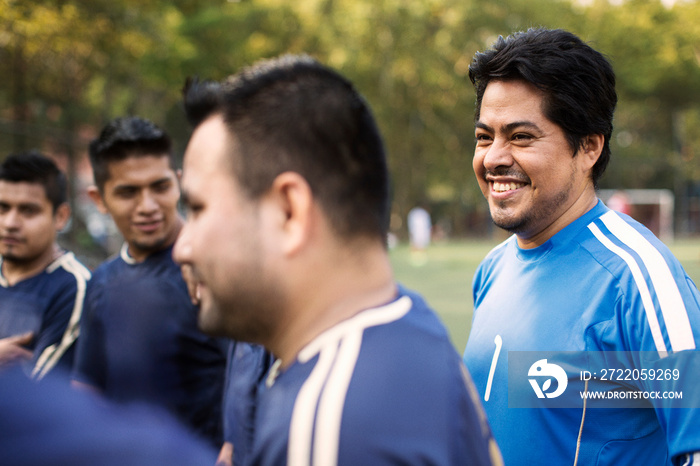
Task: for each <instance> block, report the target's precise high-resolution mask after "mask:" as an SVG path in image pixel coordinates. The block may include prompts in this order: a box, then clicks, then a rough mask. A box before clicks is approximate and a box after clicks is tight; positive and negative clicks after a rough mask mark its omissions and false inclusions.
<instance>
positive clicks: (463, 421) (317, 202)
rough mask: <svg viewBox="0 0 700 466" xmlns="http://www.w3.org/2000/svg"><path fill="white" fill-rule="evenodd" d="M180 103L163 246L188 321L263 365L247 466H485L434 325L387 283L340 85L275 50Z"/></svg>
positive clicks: (454, 360) (363, 165)
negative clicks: (183, 113)
mask: <svg viewBox="0 0 700 466" xmlns="http://www.w3.org/2000/svg"><path fill="white" fill-rule="evenodd" d="M185 106H186V109H187V112H188V118H189V120H190V122H191V123H192V124H193V126H194V132H193V134H192V137H191V139H190V141H189V144H188V147H187V151H186V153H185V162H184V173H183V178H182V183H183V198H184V200H185V204H186V206H187V209H188V217H187V222H186V224H185V226H184V228H183V230H182V232H181V235H180V237H179V238H178V241H177V243H176V245H175V251H174V254H175V258H176V260H177V261H178V262H180V263H182V264H186V265H189V266H191V267H192V272H193V275H194V277H195V279H196V281H197V282H198V287H199V289H200V292H201V293H200V294H201V311H200V319H199V324H200V327H201V328H202V329H203V330H204V331H206V332H208V333H211V334H215V335H223V336H227V337H230V338H233V339H235V340H243V341H251V342H257V343H260V344H262V345H264V346H265V347H266V348H267V349H268V350H269V351H270V352H271V353H272V354H273V355H274V356H275V358H276V359H277V360H276V362H275V364H274V365H273V367H272V368H271V370H270V373H269V375H268V376H267V377H266V378H265V380H264V385H262V386H261V387H259V393H258V395H257V403H258V405H257V408H256V416H255V425H254V432H253V438H254V442H253V449H252V455H251V462H252V464H256V465H284V464H288V465H309V464H312V463H313V464H319V465H330V464H338V465H362V464H368V465H369V464H371V465H380V464H387V465H395V464H418V463H423V464H441V465H451V464H454V465H457V464H459V465H463V464H472V465H483V464H494V463H495V464H498V463H499V459H500V456H499V454H498V449H497V447H496V445H495V444H494V443H493V440H492V438H491V436H490V432H489V428H488V424H487V423H486V420H485V419H484V418H483V417H482V415H481V414H482V413H481V408H480V406H479V402H478V401H477V400H476V399H474V398H473V397H472V390H473V388H472V386H471V381H470V379H469V376H468V374H467V372H466V370H465V368H464V365H463V364H462V363H461V361H460V359H459V356H458V355H457V354H456V352H455V351H454V348H453V347H452V345H451V343H450V340H449V338H448V336H447V332H446V330H445V328H444V327H443V325H442V324H441V323H440V322H439V320H438V318H437V317H436V315H435V314H434V313H433V311H432V310H430V308H429V307H428V306H427V304H426V303H425V302H424V301H423V299H422V298H421V297H420V296H418V295H417V294H415V293H413V292H410V291H408V290H406V289H404V288H402V287H400V286H398V285H397V284H396V283H395V282H394V278H393V273H392V270H391V266H390V262H389V257H388V253H387V249H386V237H387V235H386V230H387V220H388V213H389V180H388V173H387V164H386V159H385V155H384V149H383V145H382V140H381V137H380V135H379V132H378V129H377V126H376V123H375V121H374V118H373V116H372V114H371V112H370V110H369V108H368V106H367V104H366V103H365V101H364V99H363V98H362V97H361V96H360V95H359V94H358V93H357V92H356V91H355V89H354V88H353V86H352V84H351V83H350V82H348V81H347V80H346V79H345V78H343V77H342V76H340V75H339V74H338V73H336V72H335V71H333V70H330V69H328V68H326V67H324V66H322V65H320V64H319V63H318V62H316V61H314V60H312V59H311V58H308V57H293V56H285V57H281V58H277V59H273V60H269V61H264V62H261V63H259V64H257V65H255V66H253V67H251V68H246V69H244V70H243V71H241V72H240V73H238V74H237V75H235V76H232V77H230V78H228V79H227V80H226V81H224V82H222V83H212V82H196V81H195V82H192V83H190V84H189V86H188V87H187V88H186V91H185ZM234 455H235V446H234Z"/></svg>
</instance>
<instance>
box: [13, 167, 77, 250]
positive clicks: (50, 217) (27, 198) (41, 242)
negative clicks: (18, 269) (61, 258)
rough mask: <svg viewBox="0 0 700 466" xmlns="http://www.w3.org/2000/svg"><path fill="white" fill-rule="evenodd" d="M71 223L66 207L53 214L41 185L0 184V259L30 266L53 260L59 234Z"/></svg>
mask: <svg viewBox="0 0 700 466" xmlns="http://www.w3.org/2000/svg"><path fill="white" fill-rule="evenodd" d="M67 221H68V212H67V205H63V206H61V208H60V209H57V211H56V212H55V213H54V211H53V206H52V205H51V201H49V199H48V198H47V197H46V190H45V189H44V187H43V186H42V185H41V184H38V183H26V182H19V183H12V182H8V181H5V180H3V181H0V255H2V257H3V260H5V261H8V262H16V263H31V262H33V261H38V260H43V259H42V258H44V257H46V258H50V257H52V256H53V244H54V241H55V240H56V233H57V232H58V231H60V230H61V229H63V227H65V225H66V222H67Z"/></svg>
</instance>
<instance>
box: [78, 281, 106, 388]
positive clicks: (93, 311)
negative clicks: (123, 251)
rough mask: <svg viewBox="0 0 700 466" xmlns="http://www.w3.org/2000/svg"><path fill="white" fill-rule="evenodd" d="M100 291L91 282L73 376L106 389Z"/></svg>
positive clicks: (86, 297) (81, 324)
mask: <svg viewBox="0 0 700 466" xmlns="http://www.w3.org/2000/svg"><path fill="white" fill-rule="evenodd" d="M99 297H100V293H99V290H98V289H97V287H95V286H93V283H92V282H91V283H89V284H88V287H87V292H86V295H85V301H84V305H83V313H82V317H81V320H80V338H78V344H77V348H76V353H75V362H74V365H73V373H72V378H73V380H76V381H78V382H81V383H84V384H87V385H91V386H93V387H96V388H99V389H101V390H104V388H105V377H106V374H105V371H104V368H105V364H106V354H105V347H104V342H105V338H104V327H103V323H102V321H101V319H100V315H99V310H100V305H99Z"/></svg>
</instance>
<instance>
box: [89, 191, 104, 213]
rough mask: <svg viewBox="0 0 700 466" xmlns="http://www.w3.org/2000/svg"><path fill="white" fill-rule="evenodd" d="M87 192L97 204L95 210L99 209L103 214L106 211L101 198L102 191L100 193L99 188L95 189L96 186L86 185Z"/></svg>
mask: <svg viewBox="0 0 700 466" xmlns="http://www.w3.org/2000/svg"><path fill="white" fill-rule="evenodd" d="M87 193H88V196H90V199H92V202H94V203H95V205H96V206H97V210H99V211H100V212H101V213H103V214H106V213H108V212H107V206H106V205H105V202H104V199H102V193H100V190H99V189H97V186H95V185H91V186H88V188H87Z"/></svg>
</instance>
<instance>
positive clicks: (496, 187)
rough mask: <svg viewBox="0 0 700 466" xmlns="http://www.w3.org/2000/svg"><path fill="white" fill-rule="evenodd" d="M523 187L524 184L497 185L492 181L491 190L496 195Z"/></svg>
mask: <svg viewBox="0 0 700 466" xmlns="http://www.w3.org/2000/svg"><path fill="white" fill-rule="evenodd" d="M523 186H525V183H513V182H510V183H497V182H495V181H494V183H493V190H494V191H496V192H497V193H502V192H505V191H513V190H516V189H518V188H522V187H523Z"/></svg>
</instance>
